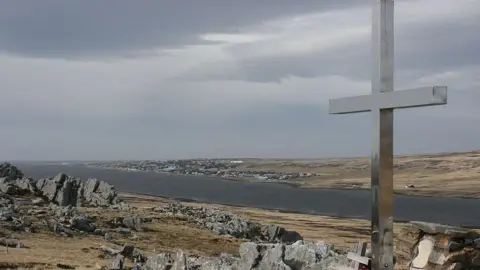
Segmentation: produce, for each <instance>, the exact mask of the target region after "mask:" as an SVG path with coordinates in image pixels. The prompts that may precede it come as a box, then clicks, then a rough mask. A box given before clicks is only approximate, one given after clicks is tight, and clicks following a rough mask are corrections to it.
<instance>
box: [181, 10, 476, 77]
mask: <svg viewBox="0 0 480 270" xmlns="http://www.w3.org/2000/svg"><path fill="white" fill-rule="evenodd" d="M479 23H480V22H479V19H478V18H477V17H466V18H463V19H462V21H456V22H452V21H450V22H440V23H435V24H425V23H424V24H417V25H408V27H403V28H400V27H398V29H397V30H396V37H395V39H396V40H395V68H396V71H397V72H398V74H399V75H400V76H401V75H402V73H403V72H408V71H411V70H415V71H416V73H415V75H416V76H417V77H418V76H421V75H425V74H430V73H432V72H441V71H445V70H450V69H455V68H458V67H462V66H469V65H478V64H480V54H479V53H478V44H480V35H478V25H479ZM370 46H371V45H370V37H369V36H367V37H365V38H363V39H362V40H359V41H357V42H355V43H354V44H349V45H348V46H343V45H342V46H337V47H335V48H333V49H330V50H329V51H322V52H310V53H306V54H299V55H288V56H282V55H275V56H266V57H253V58H242V57H241V54H242V45H239V46H237V47H234V48H233V49H232V52H233V53H234V55H237V56H238V60H237V61H231V62H216V63H209V64H202V66H199V67H197V68H194V69H192V70H190V71H187V72H186V73H185V74H182V75H180V76H179V78H183V79H186V80H215V79H218V80H223V79H227V80H246V81H254V82H278V81H280V80H281V79H283V78H288V77H289V76H296V77H303V78H314V77H321V76H328V75H342V76H346V77H349V78H351V79H357V80H365V79H368V78H369V77H370V63H371V60H370V55H371V54H370ZM177 79H178V78H177ZM409 79H411V78H409Z"/></svg>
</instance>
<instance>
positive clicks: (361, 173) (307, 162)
mask: <svg viewBox="0 0 480 270" xmlns="http://www.w3.org/2000/svg"><path fill="white" fill-rule="evenodd" d="M244 161H245V162H244V163H243V164H241V166H239V167H238V168H237V169H238V170H251V171H273V172H302V173H316V174H320V176H314V177H309V178H299V179H292V180H288V181H286V183H292V184H296V185H299V186H301V187H305V188H353V187H354V186H355V187H356V188H370V160H369V158H342V159H303V160H299V159H296V160H289V159H245V160H244ZM394 163H395V170H394V189H395V192H396V193H402V194H412V195H425V196H452V197H453V196H455V197H475V198H479V197H480V185H479V184H478V183H479V180H480V151H471V152H465V153H448V154H435V155H417V156H397V157H395V159H394ZM406 185H414V186H415V188H408V189H407V188H405V186H406Z"/></svg>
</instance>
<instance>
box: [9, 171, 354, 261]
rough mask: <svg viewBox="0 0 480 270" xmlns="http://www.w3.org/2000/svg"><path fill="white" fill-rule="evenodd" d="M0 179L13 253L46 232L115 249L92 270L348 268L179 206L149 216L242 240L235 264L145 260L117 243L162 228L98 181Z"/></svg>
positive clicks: (329, 253)
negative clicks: (129, 269) (147, 228)
mask: <svg viewBox="0 0 480 270" xmlns="http://www.w3.org/2000/svg"><path fill="white" fill-rule="evenodd" d="M0 176H1V177H0V225H1V228H2V231H1V232H3V233H1V234H0V246H4V247H8V248H11V249H12V248H14V249H17V248H28V247H26V246H25V245H24V243H22V242H21V241H20V240H18V239H15V238H13V237H11V235H12V234H13V232H16V233H27V234H35V233H37V232H43V231H48V232H50V233H53V234H54V235H56V236H55V237H66V238H75V237H83V236H85V235H97V236H101V237H103V238H104V239H105V241H107V242H108V243H111V244H112V245H109V246H102V247H101V250H102V252H103V255H102V256H104V257H106V258H111V265H103V266H98V265H97V266H98V267H97V268H99V269H125V267H126V260H127V261H129V262H131V263H133V264H134V269H155V270H159V269H171V270H174V269H175V270H176V269H329V267H330V266H333V265H334V264H336V263H339V262H343V261H345V260H346V255H345V252H342V251H340V250H336V249H334V247H333V246H331V245H328V244H327V243H324V242H312V241H304V240H303V238H302V237H301V236H300V234H299V233H297V232H295V231H290V230H287V229H285V228H283V227H281V226H278V225H262V224H260V223H258V222H253V221H250V220H248V219H244V218H242V217H240V216H238V215H235V214H233V213H231V212H228V211H224V210H220V209H217V208H206V207H193V206H186V205H183V204H181V203H179V202H173V203H170V204H167V205H163V206H159V207H152V208H150V209H147V210H148V211H149V213H152V214H153V213H158V214H160V215H163V216H170V217H175V218H179V219H183V220H186V221H187V222H189V223H192V224H195V225H196V226H199V227H201V228H203V229H206V230H209V231H212V232H213V233H215V234H217V235H220V236H224V237H232V238H238V239H242V240H243V241H244V243H243V244H241V245H240V248H239V250H238V254H239V256H234V255H230V254H226V253H222V254H221V255H220V256H216V257H209V256H198V255H188V254H187V252H184V251H182V250H179V251H178V252H177V254H170V253H167V252H160V253H157V254H153V255H151V256H150V257H147V256H146V255H144V254H143V252H142V251H141V250H138V249H136V248H135V246H133V245H132V244H128V243H126V244H124V245H123V246H118V245H116V244H115V238H119V237H124V236H128V237H131V238H134V237H135V234H136V232H141V231H142V230H143V229H144V228H143V227H144V224H146V223H154V222H161V220H159V219H158V218H155V217H149V216H140V215H138V214H136V211H135V207H133V206H131V205H129V204H128V203H126V202H124V201H122V200H120V199H119V197H118V196H117V192H116V190H115V187H114V186H112V185H109V184H108V183H105V182H103V181H99V180H97V179H88V180H86V181H85V182H83V181H81V180H80V179H76V178H73V177H71V176H68V175H65V174H63V173H59V174H58V175H57V176H55V177H53V178H47V179H39V180H34V179H32V178H28V177H25V176H24V175H23V173H22V172H21V171H20V170H19V169H18V168H16V167H15V166H13V165H11V164H8V163H5V164H2V165H0ZM91 208H101V209H104V211H105V213H107V211H109V212H112V211H113V212H115V211H117V210H118V211H124V210H129V214H125V215H123V216H116V217H113V218H110V219H108V220H105V218H104V217H102V216H101V215H100V216H94V215H90V214H89V211H88V209H91ZM122 213H123V212H122ZM142 213H145V212H142ZM6 232H9V233H6ZM111 246H114V247H111ZM0 258H1V257H0ZM0 263H1V259H0ZM73 268H75V267H73Z"/></svg>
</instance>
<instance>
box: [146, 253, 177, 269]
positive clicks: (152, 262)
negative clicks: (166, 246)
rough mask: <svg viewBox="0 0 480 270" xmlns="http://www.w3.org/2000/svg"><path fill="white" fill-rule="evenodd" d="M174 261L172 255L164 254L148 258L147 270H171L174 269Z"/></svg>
mask: <svg viewBox="0 0 480 270" xmlns="http://www.w3.org/2000/svg"><path fill="white" fill-rule="evenodd" d="M172 265H173V260H172V257H171V256H170V254H168V253H165V252H162V253H159V254H156V255H154V256H152V257H150V258H148V260H147V263H146V264H145V269H146V270H169V269H170V268H172Z"/></svg>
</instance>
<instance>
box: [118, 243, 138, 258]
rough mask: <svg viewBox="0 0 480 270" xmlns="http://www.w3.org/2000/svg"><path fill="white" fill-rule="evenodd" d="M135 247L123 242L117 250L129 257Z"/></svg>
mask: <svg viewBox="0 0 480 270" xmlns="http://www.w3.org/2000/svg"><path fill="white" fill-rule="evenodd" d="M134 250H135V247H134V246H133V245H132V244H125V245H123V247H122V249H120V251H119V252H118V253H119V254H122V255H123V256H125V257H127V258H131V257H132V256H133V251H134Z"/></svg>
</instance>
